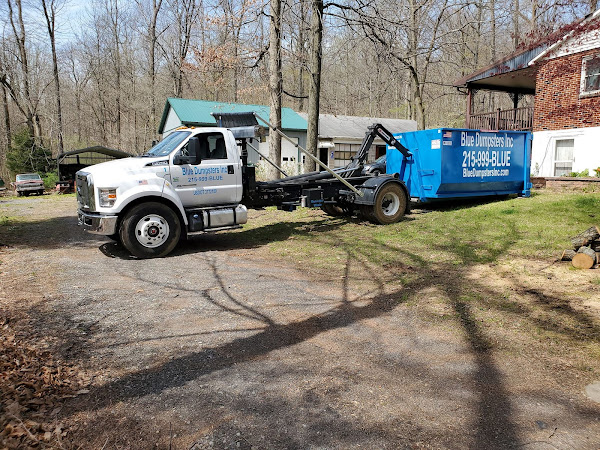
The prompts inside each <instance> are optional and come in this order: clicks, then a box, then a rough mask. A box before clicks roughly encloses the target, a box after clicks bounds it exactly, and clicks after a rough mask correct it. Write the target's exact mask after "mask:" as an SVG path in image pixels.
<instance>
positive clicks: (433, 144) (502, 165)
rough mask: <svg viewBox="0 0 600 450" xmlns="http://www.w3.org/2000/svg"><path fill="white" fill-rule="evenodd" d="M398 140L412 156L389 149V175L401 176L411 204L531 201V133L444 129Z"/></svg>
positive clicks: (406, 135) (411, 135)
mask: <svg viewBox="0 0 600 450" xmlns="http://www.w3.org/2000/svg"><path fill="white" fill-rule="evenodd" d="M394 137H395V138H396V139H398V140H399V141H400V143H401V144H402V145H404V146H405V147H406V148H407V149H408V150H409V151H410V152H411V153H412V156H411V157H408V158H406V157H404V156H403V155H402V153H400V152H399V151H398V150H397V149H396V148H394V147H390V146H388V149H387V169H386V172H387V173H390V174H393V173H398V174H400V178H401V179H403V180H404V182H405V183H406V186H407V188H408V190H409V194H410V196H411V197H412V198H418V199H419V200H420V201H423V202H425V201H429V200H434V199H444V198H457V197H477V196H490V195H506V194H519V195H522V196H525V197H528V196H529V195H530V189H531V182H530V180H529V170H530V154H531V139H532V135H531V133H529V132H525V131H481V130H467V129H460V128H439V129H433V130H423V131H412V132H407V133H398V134H394Z"/></svg>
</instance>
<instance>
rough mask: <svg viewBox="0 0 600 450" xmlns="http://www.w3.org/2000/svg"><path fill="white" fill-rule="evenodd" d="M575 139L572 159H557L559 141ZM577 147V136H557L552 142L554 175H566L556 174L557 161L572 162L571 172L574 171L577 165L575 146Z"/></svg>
mask: <svg viewBox="0 0 600 450" xmlns="http://www.w3.org/2000/svg"><path fill="white" fill-rule="evenodd" d="M571 140H572V141H573V156H572V157H571V160H557V159H556V144H558V141H571ZM576 147H577V139H576V138H575V136H572V135H571V136H560V137H558V136H557V137H555V138H554V139H553V143H552V176H553V177H556V176H558V177H561V176H565V175H555V174H556V164H557V163H566V162H570V163H571V172H573V171H574V167H575V148H576Z"/></svg>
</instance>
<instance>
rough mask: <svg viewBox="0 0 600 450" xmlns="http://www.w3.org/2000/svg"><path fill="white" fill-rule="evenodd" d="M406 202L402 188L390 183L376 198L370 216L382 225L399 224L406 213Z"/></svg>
mask: <svg viewBox="0 0 600 450" xmlns="http://www.w3.org/2000/svg"><path fill="white" fill-rule="evenodd" d="M406 202H407V198H406V194H405V193H404V191H403V190H402V188H401V187H400V186H399V185H398V184H396V183H388V184H386V185H384V186H383V187H382V188H381V189H380V190H379V192H378V193H377V195H376V196H375V203H374V204H373V209H372V212H371V214H370V216H371V218H372V220H373V221H374V222H378V223H380V224H382V225H387V224H390V223H395V222H398V221H399V220H400V218H401V217H402V216H403V215H404V212H405V211H406Z"/></svg>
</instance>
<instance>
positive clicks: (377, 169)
mask: <svg viewBox="0 0 600 450" xmlns="http://www.w3.org/2000/svg"><path fill="white" fill-rule="evenodd" d="M386 160H387V159H386V157H385V155H383V156H380V157H379V158H377V159H376V160H375V161H373V162H372V163H371V164H366V165H365V167H364V168H363V174H364V175H368V174H371V175H375V176H377V175H379V174H382V173H385V164H386Z"/></svg>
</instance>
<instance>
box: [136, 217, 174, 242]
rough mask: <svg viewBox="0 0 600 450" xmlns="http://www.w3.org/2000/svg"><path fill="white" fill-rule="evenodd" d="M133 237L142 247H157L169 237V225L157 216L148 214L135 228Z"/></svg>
mask: <svg viewBox="0 0 600 450" xmlns="http://www.w3.org/2000/svg"><path fill="white" fill-rule="evenodd" d="M135 237H136V239H137V240H138V242H139V243H140V244H142V245H143V246H144V247H147V248H156V247H159V246H161V245H162V244H164V243H165V241H166V240H167V238H168V237H169V224H168V223H167V221H166V220H165V219H164V217H161V216H159V215H158V214H148V215H147V216H144V217H142V218H141V219H140V220H139V221H138V223H137V225H136V226H135Z"/></svg>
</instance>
